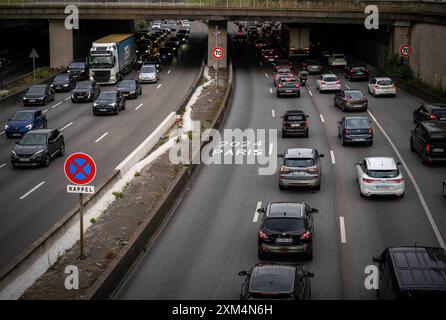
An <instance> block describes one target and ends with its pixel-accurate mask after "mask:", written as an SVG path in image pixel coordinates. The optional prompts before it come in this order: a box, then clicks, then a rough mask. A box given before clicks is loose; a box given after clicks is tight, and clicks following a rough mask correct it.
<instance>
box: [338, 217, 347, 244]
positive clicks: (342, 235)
mask: <svg viewBox="0 0 446 320" xmlns="http://www.w3.org/2000/svg"><path fill="white" fill-rule="evenodd" d="M339 224H340V227H341V243H347V238H346V237H345V222H344V217H339Z"/></svg>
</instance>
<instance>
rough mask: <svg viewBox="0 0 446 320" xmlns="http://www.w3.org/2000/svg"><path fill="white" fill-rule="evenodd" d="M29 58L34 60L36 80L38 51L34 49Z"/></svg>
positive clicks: (34, 76)
mask: <svg viewBox="0 0 446 320" xmlns="http://www.w3.org/2000/svg"><path fill="white" fill-rule="evenodd" d="M29 58H31V59H33V78H34V80H36V59H38V58H39V55H38V54H37V51H36V49H34V48H33V49H32V50H31V53H30V54H29Z"/></svg>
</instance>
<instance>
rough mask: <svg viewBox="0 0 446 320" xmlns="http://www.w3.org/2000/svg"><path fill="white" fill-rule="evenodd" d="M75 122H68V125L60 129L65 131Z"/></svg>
mask: <svg viewBox="0 0 446 320" xmlns="http://www.w3.org/2000/svg"><path fill="white" fill-rule="evenodd" d="M72 124H73V122H70V123H68V124H67V125H65V126H63V127H62V128H60V129H59V131H64V130H65V129H66V128H68V127H69V126H71V125H72Z"/></svg>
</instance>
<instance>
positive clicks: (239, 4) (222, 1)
mask: <svg viewBox="0 0 446 320" xmlns="http://www.w3.org/2000/svg"><path fill="white" fill-rule="evenodd" d="M353 3H354V4H360V3H361V4H371V5H372V4H374V5H377V6H378V7H379V5H380V4H383V5H384V4H387V5H389V4H390V5H392V4H393V5H400V6H403V5H404V6H406V5H411V4H420V3H438V4H441V3H443V4H445V5H446V0H339V1H337V0H0V5H2V4H11V5H16V4H27V5H36V6H38V5H51V4H54V5H60V4H64V5H70V4H73V5H88V4H91V5H92V6H98V5H105V6H133V5H134V6H141V5H145V6H147V7H155V6H162V7H200V8H259V9H262V8H266V9H268V8H275V9H277V8H283V9H289V8H301V7H312V8H314V7H325V6H326V5H329V6H330V7H333V6H339V7H345V6H346V5H347V6H348V5H349V4H353Z"/></svg>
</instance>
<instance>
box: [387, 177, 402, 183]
mask: <svg viewBox="0 0 446 320" xmlns="http://www.w3.org/2000/svg"><path fill="white" fill-rule="evenodd" d="M388 181H389V182H395V183H403V182H404V178H400V179H390V180H388Z"/></svg>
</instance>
